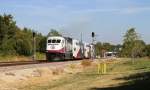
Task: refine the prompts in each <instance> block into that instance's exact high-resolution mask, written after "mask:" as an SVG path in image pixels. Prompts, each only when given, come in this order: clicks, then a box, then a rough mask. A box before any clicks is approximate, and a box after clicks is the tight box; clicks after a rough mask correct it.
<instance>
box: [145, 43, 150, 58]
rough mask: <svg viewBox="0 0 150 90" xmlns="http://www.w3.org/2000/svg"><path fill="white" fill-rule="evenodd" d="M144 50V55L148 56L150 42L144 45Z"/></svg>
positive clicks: (149, 55) (149, 54)
mask: <svg viewBox="0 0 150 90" xmlns="http://www.w3.org/2000/svg"><path fill="white" fill-rule="evenodd" d="M144 51H145V55H146V56H148V57H150V44H148V45H146V47H145V49H144Z"/></svg>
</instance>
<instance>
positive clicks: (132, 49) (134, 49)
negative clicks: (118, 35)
mask: <svg viewBox="0 0 150 90" xmlns="http://www.w3.org/2000/svg"><path fill="white" fill-rule="evenodd" d="M144 46H145V43H144V41H142V40H140V37H139V36H138V34H137V33H136V31H135V28H131V29H129V30H128V31H127V32H126V34H125V35H124V40H123V47H122V56H125V57H137V56H142V55H141V54H142V51H143V49H144Z"/></svg>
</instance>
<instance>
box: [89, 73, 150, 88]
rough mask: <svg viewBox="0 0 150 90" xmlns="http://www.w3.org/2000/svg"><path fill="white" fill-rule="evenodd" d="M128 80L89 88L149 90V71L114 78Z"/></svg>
mask: <svg viewBox="0 0 150 90" xmlns="http://www.w3.org/2000/svg"><path fill="white" fill-rule="evenodd" d="M122 79H123V80H128V82H127V83H123V84H120V85H119V86H116V87H115V86H114V87H108V88H97V87H94V88H91V89H90V90H150V72H144V73H138V74H134V75H131V76H128V77H124V78H116V79H115V80H122Z"/></svg>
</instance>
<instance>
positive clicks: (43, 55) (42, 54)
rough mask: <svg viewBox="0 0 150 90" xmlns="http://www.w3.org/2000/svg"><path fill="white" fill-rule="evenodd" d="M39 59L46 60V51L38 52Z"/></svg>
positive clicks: (37, 57)
mask: <svg viewBox="0 0 150 90" xmlns="http://www.w3.org/2000/svg"><path fill="white" fill-rule="evenodd" d="M36 59H37V60H46V57H45V53H40V52H36Z"/></svg>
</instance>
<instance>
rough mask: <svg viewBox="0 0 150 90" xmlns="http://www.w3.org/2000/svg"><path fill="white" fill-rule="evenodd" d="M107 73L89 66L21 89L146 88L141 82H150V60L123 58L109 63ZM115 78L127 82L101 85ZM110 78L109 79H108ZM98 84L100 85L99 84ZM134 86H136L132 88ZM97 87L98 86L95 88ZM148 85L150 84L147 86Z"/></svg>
mask: <svg viewBox="0 0 150 90" xmlns="http://www.w3.org/2000/svg"><path fill="white" fill-rule="evenodd" d="M107 69H108V72H107V74H106V75H99V74H97V67H96V66H95V67H92V68H87V69H85V70H84V71H83V72H80V73H76V74H71V75H67V76H66V77H64V78H61V79H59V80H56V81H53V82H47V83H43V84H40V85H35V86H32V85H30V86H26V87H23V88H19V90H128V89H129V90H138V88H140V89H139V90H144V88H145V86H142V85H141V87H142V88H141V87H139V86H140V85H139V83H141V82H142V83H143V85H147V84H148V83H150V76H149V75H150V74H149V73H150V60H149V59H136V60H135V62H134V63H133V62H132V61H131V59H122V60H121V61H120V62H118V63H112V64H109V65H107ZM120 74H121V75H122V77H120V76H118V78H114V80H116V81H117V80H124V81H126V83H123V84H120V85H119V86H118V85H117V86H115V87H114V86H113V87H108V88H103V87H102V86H101V85H100V86H99V83H100V81H103V82H104V83H110V82H111V81H112V79H110V80H109V78H110V77H112V78H113V77H116V76H117V75H120ZM107 79H108V81H107ZM97 84H98V85H97ZM132 86H134V88H132ZM95 87H96V88H95ZM147 87H148V86H147Z"/></svg>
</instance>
